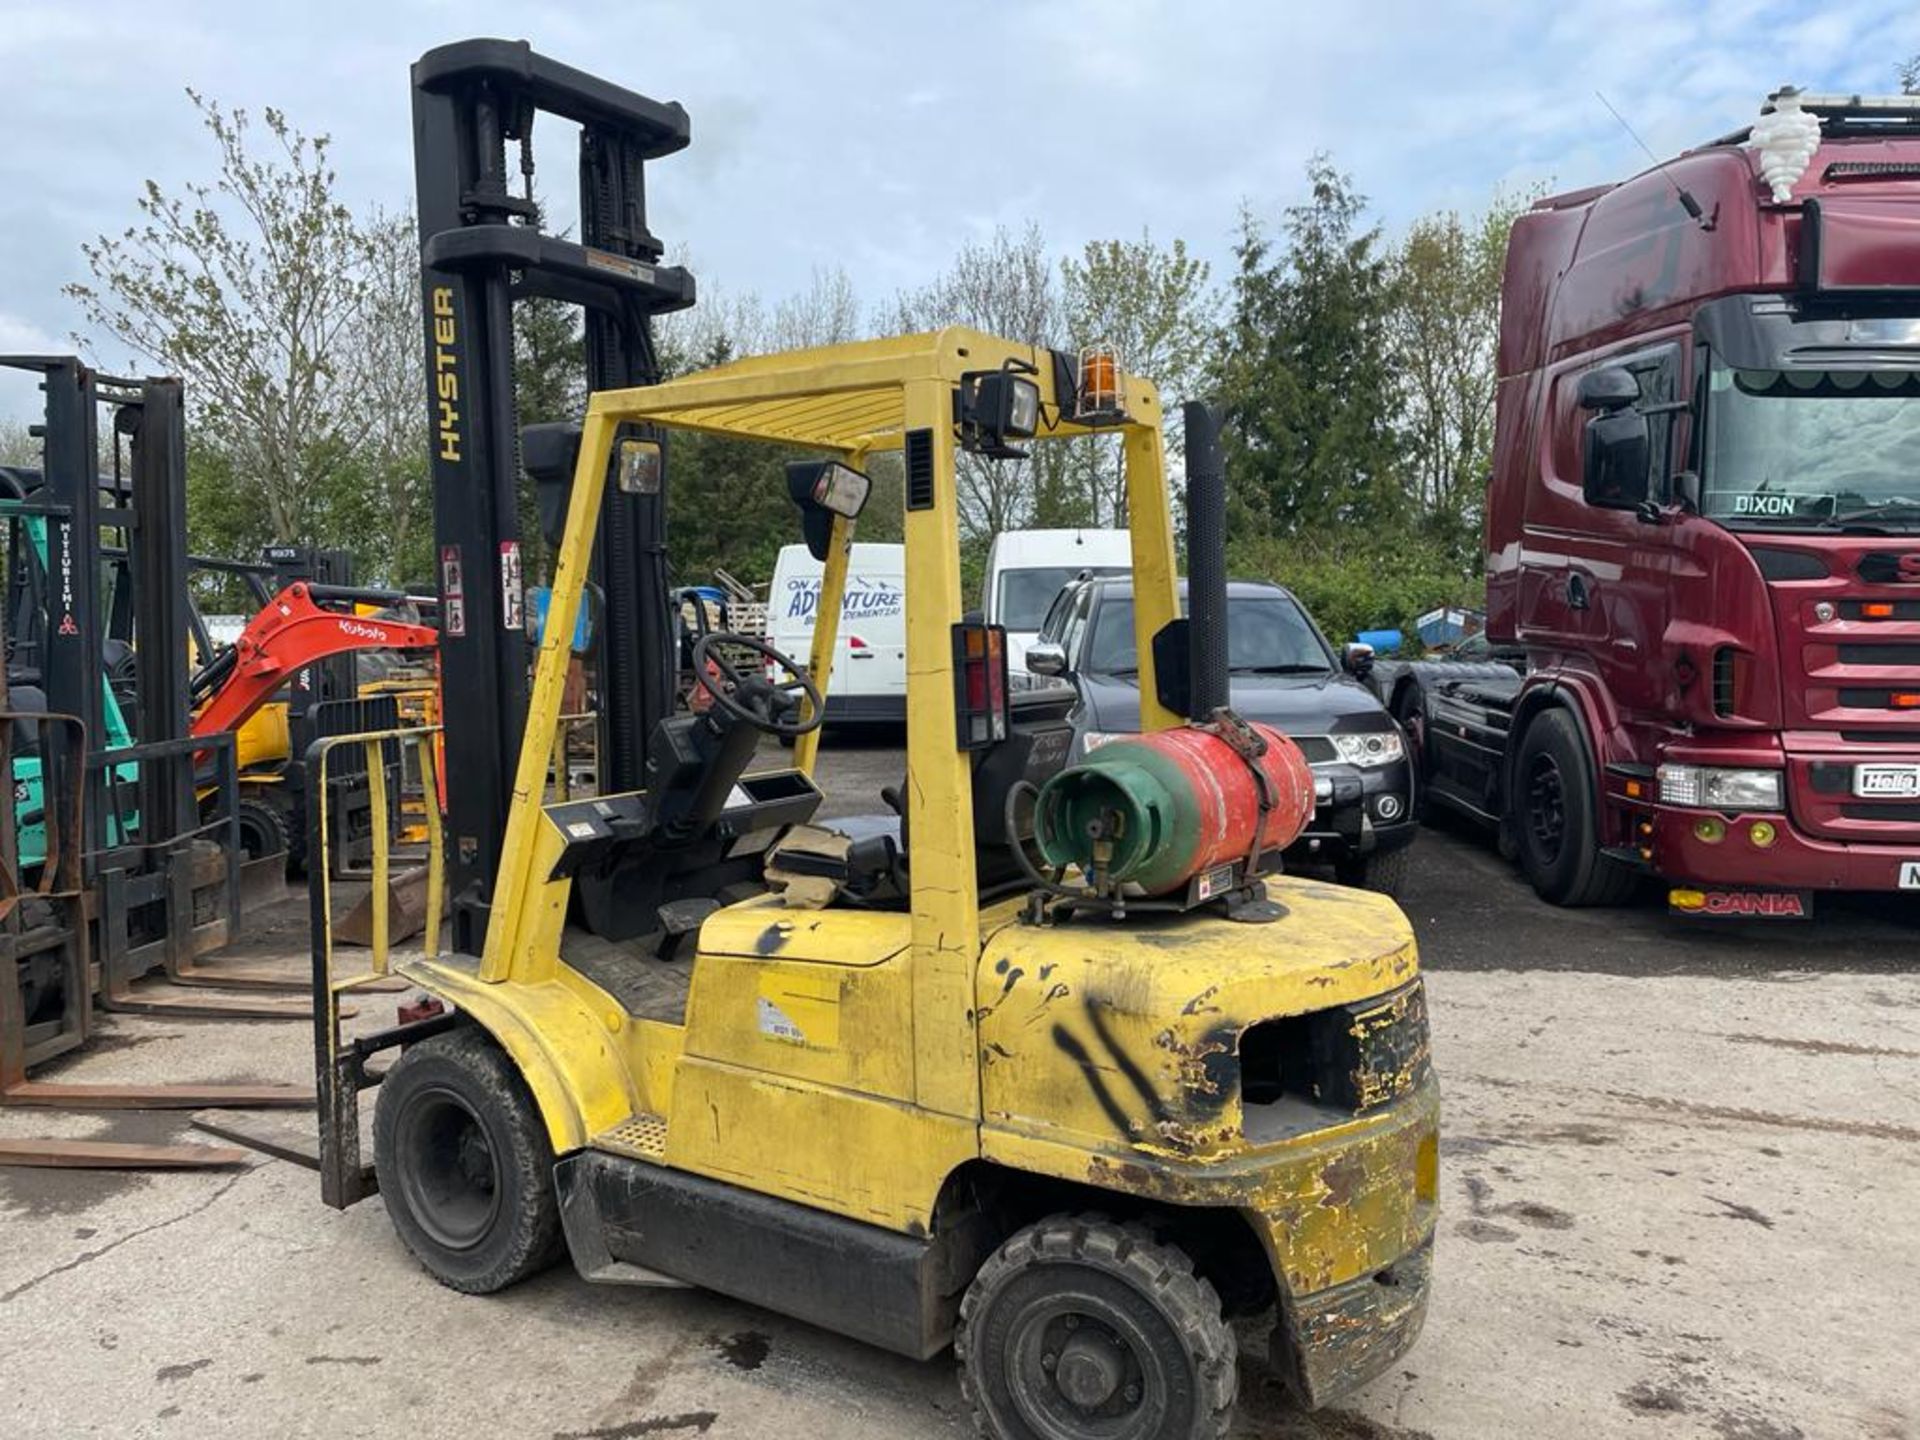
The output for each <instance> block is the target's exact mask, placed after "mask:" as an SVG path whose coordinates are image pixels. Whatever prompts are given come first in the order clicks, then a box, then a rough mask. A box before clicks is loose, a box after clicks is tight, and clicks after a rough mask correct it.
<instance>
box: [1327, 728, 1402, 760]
mask: <svg viewBox="0 0 1920 1440" xmlns="http://www.w3.org/2000/svg"><path fill="white" fill-rule="evenodd" d="M1327 738H1328V739H1330V740H1332V741H1333V753H1334V754H1336V755H1338V756H1339V757H1340V758H1341V759H1342V760H1344V761H1346V762H1347V764H1349V765H1358V766H1359V767H1360V768H1361V769H1362V770H1370V769H1372V768H1373V767H1374V766H1376V765H1390V764H1392V763H1393V762H1394V761H1395V760H1398V759H1399V758H1400V757H1401V756H1402V755H1404V754H1405V753H1406V749H1405V747H1404V746H1403V745H1401V743H1400V732H1399V731H1398V730H1373V731H1369V732H1368V733H1367V734H1364V735H1330V736H1328V737H1327Z"/></svg>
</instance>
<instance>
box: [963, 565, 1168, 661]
mask: <svg viewBox="0 0 1920 1440" xmlns="http://www.w3.org/2000/svg"><path fill="white" fill-rule="evenodd" d="M1132 568H1133V537H1132V536H1131V535H1129V534H1128V533H1127V532H1126V531H1125V530H1006V531H1002V532H1001V533H1000V534H998V535H996V536H994V537H993V545H992V547H991V548H990V549H989V550H988V551H987V582H986V594H985V595H984V596H983V597H982V600H983V603H982V605H981V608H982V609H983V610H984V611H985V612H986V617H987V623H988V624H990V625H1004V626H1006V627H1007V668H1008V671H1009V673H1010V674H1012V675H1015V676H1024V675H1025V674H1026V673H1027V646H1028V645H1030V644H1032V643H1033V638H1034V636H1036V635H1038V634H1039V633H1040V622H1041V621H1042V620H1043V619H1045V618H1046V614H1047V609H1048V607H1049V606H1051V605H1052V604H1053V597H1054V596H1056V595H1058V594H1059V593H1060V591H1061V589H1062V587H1064V586H1065V585H1066V583H1067V582H1068V581H1069V580H1072V579H1073V578H1074V577H1075V576H1077V575H1080V574H1082V573H1087V574H1093V575H1125V574H1126V573H1127V572H1128V571H1129V570H1131V569H1132Z"/></svg>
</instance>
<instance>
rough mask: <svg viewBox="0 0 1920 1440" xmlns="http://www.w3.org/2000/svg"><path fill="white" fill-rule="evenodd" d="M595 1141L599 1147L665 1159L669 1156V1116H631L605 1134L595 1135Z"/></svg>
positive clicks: (650, 1158) (624, 1153) (644, 1157)
mask: <svg viewBox="0 0 1920 1440" xmlns="http://www.w3.org/2000/svg"><path fill="white" fill-rule="evenodd" d="M593 1143H594V1146H595V1147H596V1148H597V1149H601V1150H617V1151H619V1152H620V1153H621V1154H623V1155H636V1156H638V1157H639V1158H640V1159H642V1160H664V1159H666V1158H667V1117H666V1116H664V1115H634V1116H630V1117H629V1118H627V1119H626V1120H623V1121H621V1122H620V1123H619V1124H618V1125H616V1126H614V1127H613V1129H611V1130H609V1131H607V1132H606V1133H605V1134H602V1135H597V1136H595V1137H594V1141H593Z"/></svg>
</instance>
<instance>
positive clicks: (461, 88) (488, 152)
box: [413, 40, 694, 953]
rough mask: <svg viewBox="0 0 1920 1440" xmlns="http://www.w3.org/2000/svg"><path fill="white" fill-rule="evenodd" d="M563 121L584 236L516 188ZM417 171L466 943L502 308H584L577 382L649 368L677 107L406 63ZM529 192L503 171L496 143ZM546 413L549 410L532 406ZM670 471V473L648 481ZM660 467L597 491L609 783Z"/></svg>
mask: <svg viewBox="0 0 1920 1440" xmlns="http://www.w3.org/2000/svg"><path fill="white" fill-rule="evenodd" d="M541 113H546V114H548V115H552V116H554V117H556V118H557V119H559V120H561V121H563V122H570V123H571V124H574V125H577V126H578V127H579V134H580V149H579V187H580V237H581V238H580V243H574V242H572V241H569V240H563V239H560V238H557V237H555V236H552V235H547V234H544V233H542V232H541V230H540V229H539V225H540V215H539V211H538V208H537V207H536V205H535V204H534V201H533V198H532V183H533V172H534V160H533V129H534V120H535V117H536V116H537V115H538V114H541ZM413 130H414V171H415V183H416V189H417V197H418V204H419V220H420V269H421V288H422V302H423V316H424V319H425V329H426V374H427V376H428V442H429V450H430V455H431V461H432V467H433V485H434V541H435V547H436V551H437V555H438V586H439V591H440V600H441V612H440V613H441V645H440V656H441V667H442V668H441V678H442V684H443V685H444V687H445V689H446V692H447V694H448V696H449V697H450V700H451V703H449V704H448V705H447V706H446V719H445V725H446V734H445V743H446V764H447V769H448V771H449V773H450V774H452V775H456V776H458V777H459V783H458V784H455V785H450V786H449V787H448V813H447V823H448V829H449V838H448V863H449V867H450V868H449V872H448V873H449V887H448V888H449V891H450V893H451V895H452V898H453V924H454V945H455V947H456V948H458V949H462V950H466V951H468V952H470V953H471V952H476V951H478V949H479V948H480V946H481V944H482V941H483V938H484V936H485V933H486V916H487V909H488V906H489V904H490V901H491V896H492V888H493V881H494V874H495V871H496V868H497V866H498V861H499V856H500V847H501V841H502V837H503V835H504V834H505V830H506V821H507V811H508V807H509V803H510V801H511V798H512V790H513V777H514V770H515V767H516V764H517V762H518V759H519V753H520V737H521V731H522V729H523V728H524V726H525V723H526V710H527V685H528V665H529V659H530V650H529V647H528V640H527V627H526V614H525V599H524V590H523V584H524V582H523V577H522V574H521V560H520V557H521V550H520V528H519V505H518V496H519V487H520V468H521V467H520V454H519V415H518V407H517V402H516V396H515V393H514V372H513V358H514V344H513V302H514V301H515V300H517V299H521V298H526V297H531V296H545V297H549V298H552V299H557V300H561V301H564V302H567V303H569V304H574V305H578V306H580V307H581V308H582V309H583V310H584V311H585V313H586V321H585V341H586V379H587V386H588V389H589V390H590V391H597V390H607V389H619V388H625V387H628V386H634V385H649V384H654V383H656V382H658V380H659V379H660V372H659V362H658V359H657V357H656V355H655V352H654V347H653V333H652V318H653V317H654V316H655V315H659V314H664V313H667V312H669V311H673V310H680V309H684V308H686V307H687V306H689V305H691V304H692V303H693V299H694V287H693V278H692V277H691V276H690V275H689V274H687V272H686V271H685V270H682V269H680V268H678V267H673V266H663V265H661V264H659V263H658V262H659V259H660V256H661V253H662V248H663V247H662V246H661V243H660V241H659V240H657V239H656V238H655V237H654V235H653V233H652V232H651V231H650V230H649V229H648V228H647V223H646V188H645V177H644V169H645V164H646V162H647V161H649V160H656V159H659V158H661V157H662V156H665V155H670V154H672V153H673V152H675V151H676V150H680V149H683V148H685V146H686V144H687V141H688V135H689V132H688V122H687V115H686V111H685V110H683V109H682V108H681V107H680V106H679V105H677V104H662V103H660V102H658V101H654V100H649V99H647V98H646V97H644V96H641V95H636V94H634V93H632V92H631V91H628V90H624V89H621V88H620V87H618V86H615V85H610V84H608V83H607V82H605V81H603V80H598V79H595V78H594V77H592V76H590V75H587V74H584V73H583V72H581V71H578V70H575V69H572V68H571V67H569V66H566V65H561V64H558V63H557V62H555V61H552V60H549V59H547V58H546V57H545V56H542V55H538V54H535V53H534V52H533V50H532V49H530V48H529V47H528V46H527V44H526V43H525V42H524V41H506V40H468V41H462V42H460V43H458V44H453V45H446V46H442V47H440V48H438V49H435V50H430V51H428V52H427V53H426V54H425V55H423V56H422V57H421V58H420V60H419V61H418V62H417V63H416V64H415V65H414V67H413ZM509 141H512V142H516V143H517V158H516V164H517V168H518V170H519V173H520V176H521V177H522V181H523V186H524V193H522V194H519V195H516V194H514V193H513V191H512V189H511V188H510V182H509V175H508V154H507V146H508V142H509ZM543 418H548V417H543ZM658 473H660V474H661V475H664V468H663V469H662V471H661V472H658ZM665 542H666V491H665V485H664V480H663V481H662V483H660V484H655V485H652V486H650V487H646V488H636V489H632V490H629V489H624V488H622V487H621V486H619V485H611V486H608V487H607V491H606V497H605V500H604V502H603V507H602V510H601V525H600V542H599V544H598V546H597V547H596V550H595V554H594V565H593V578H594V583H595V584H596V585H597V587H598V588H599V590H600V592H601V594H602V595H603V596H604V607H603V617H602V620H601V624H600V635H599V643H598V666H597V670H598V673H597V681H598V688H599V692H600V705H599V709H600V725H601V734H600V775H599V783H600V788H601V790H602V791H603V792H609V791H622V790H633V789H638V788H639V787H640V785H641V784H642V783H643V775H644V772H645V768H646V758H647V757H646V744H647V737H648V735H649V734H650V733H651V732H652V730H653V727H654V725H655V724H656V723H657V722H658V721H659V720H660V719H661V718H663V717H664V716H665V715H667V714H668V713H670V711H671V708H672V703H673V694H674V662H675V655H674V631H673V627H672V624H671V616H670V613H669V603H668V594H667V569H666V550H665Z"/></svg>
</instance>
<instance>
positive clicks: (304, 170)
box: [67, 90, 373, 541]
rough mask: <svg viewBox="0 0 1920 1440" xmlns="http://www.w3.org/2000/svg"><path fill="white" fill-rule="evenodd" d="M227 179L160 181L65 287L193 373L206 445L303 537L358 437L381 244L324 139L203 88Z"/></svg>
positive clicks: (138, 341)
mask: <svg viewBox="0 0 1920 1440" xmlns="http://www.w3.org/2000/svg"><path fill="white" fill-rule="evenodd" d="M187 94H188V97H189V98H190V99H191V100H192V102H193V104H194V106H195V108H196V109H198V110H199V112H200V116H201V119H202V121H203V122H204V124H205V126H206V128H207V130H208V132H209V133H210V134H211V135H212V136H213V139H214V142H215V145H216V147H217V149H218V153H219V170H218V178H217V179H216V180H215V181H214V182H213V183H212V184H210V185H209V184H198V185H189V186H186V187H185V188H184V190H183V191H182V192H181V193H178V194H172V193H168V192H167V191H165V190H163V189H162V188H161V187H160V186H159V185H158V184H157V183H155V182H154V181H151V180H149V181H148V182H147V183H146V188H145V193H144V194H143V195H142V196H141V197H140V199H139V201H138V202H137V204H138V209H139V214H140V220H139V222H138V223H137V224H134V225H130V226H128V227H127V228H126V229H125V230H124V231H123V232H122V233H120V234H119V235H103V236H101V237H100V238H99V239H98V240H96V241H95V242H94V243H92V244H90V245H83V246H82V247H81V248H82V252H83V253H84V255H85V256H86V260H87V264H88V266H89V268H90V269H91V270H92V272H93V283H91V284H76V285H71V286H68V287H67V293H68V294H69V295H70V296H71V297H72V298H74V299H75V300H77V301H78V302H79V303H80V306H81V309H82V312H83V313H84V314H85V316H86V318H87V320H88V322H89V323H90V324H91V325H93V326H95V327H96V328H98V329H99V330H101V331H103V332H105V333H106V334H107V335H109V336H111V337H112V338H113V339H114V340H115V341H118V342H119V343H120V344H121V345H123V346H124V347H126V348H127V349H130V350H132V351H135V352H137V353H138V354H139V355H141V356H144V357H146V358H147V359H148V360H150V361H152V362H154V363H155V364H157V365H158V366H160V367H161V368H163V369H165V370H167V371H170V372H172V373H174V374H177V375H179V376H181V377H182V378H183V379H184V380H185V381H186V382H187V393H188V396H189V403H190V404H191V405H192V406H193V407H194V412H195V414H194V418H195V423H196V427H197V430H198V438H199V442H200V443H202V444H212V445H215V446H217V447H218V448H219V449H220V450H221V451H222V452H224V454H225V457H226V458H227V460H228V461H229V462H230V474H231V476H232V482H233V483H234V484H235V485H236V486H240V487H244V488H245V490H246V491H247V493H248V495H249V497H250V498H251V499H252V501H253V502H254V503H256V504H257V506H258V507H259V508H260V509H261V510H263V511H264V513H265V515H266V518H267V520H268V524H269V528H270V530H271V533H272V535H273V537H274V538H275V539H277V540H286V541H293V540H299V539H303V538H307V536H308V533H309V526H308V523H307V522H308V519H309V513H308V512H309V510H310V508H311V507H312V506H313V504H314V502H315V501H316V499H317V498H318V497H317V493H316V492H317V490H318V488H319V487H320V486H321V485H322V484H323V483H324V479H325V476H326V475H327V473H328V472H329V470H330V469H331V468H332V467H334V466H335V465H337V464H338V463H339V461H340V460H341V458H342V457H343V456H345V455H347V454H349V453H350V452H351V451H352V450H353V448H354V443H355V439H356V434H357V431H358V428H359V426H360V423H361V420H360V416H359V415H358V413H357V410H356V407H355V405H354V404H353V397H354V390H353V377H352V374H351V368H352V367H350V366H349V365H347V364H346V363H344V355H345V346H346V342H347V341H348V340H349V338H350V337H352V336H353V335H354V334H356V332H357V331H358V330H359V329H360V328H361V325H362V322H363V311H364V309H365V306H366V300H367V286H368V278H369V273H370V268H371V266H372V261H373V247H372V245H371V244H370V243H369V240H368V237H367V236H366V234H365V233H363V231H362V229H361V227H360V225H359V224H358V223H357V222H356V220H355V218H354V216H353V214H352V212H351V211H350V210H349V209H348V207H347V206H346V205H345V204H343V203H342V202H341V201H340V200H339V198H338V196H337V193H336V182H335V176H334V171H333V168H332V163H331V159H330V149H329V144H328V140H327V137H325V136H324V135H321V136H309V135H306V134H304V133H302V132H301V131H299V130H297V129H295V128H294V127H293V126H292V125H291V124H289V123H288V121H287V118H286V117H285V116H284V115H283V114H282V113H281V112H280V111H278V110H274V109H267V110H265V111H263V112H262V120H263V122H264V128H265V138H266V140H267V142H268V143H267V145H266V147H265V148H266V151H267V156H266V158H264V159H263V158H260V156H259V155H258V154H256V153H255V150H254V149H253V148H251V142H252V140H253V139H254V138H255V137H254V132H253V127H252V121H251V118H250V117H249V115H248V114H247V112H246V111H244V110H239V109H223V108H221V107H220V106H219V105H217V104H215V103H213V102H212V101H209V100H207V99H205V98H203V97H202V96H200V95H198V94H196V93H195V92H193V91H191V90H189V91H188V92H187Z"/></svg>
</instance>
